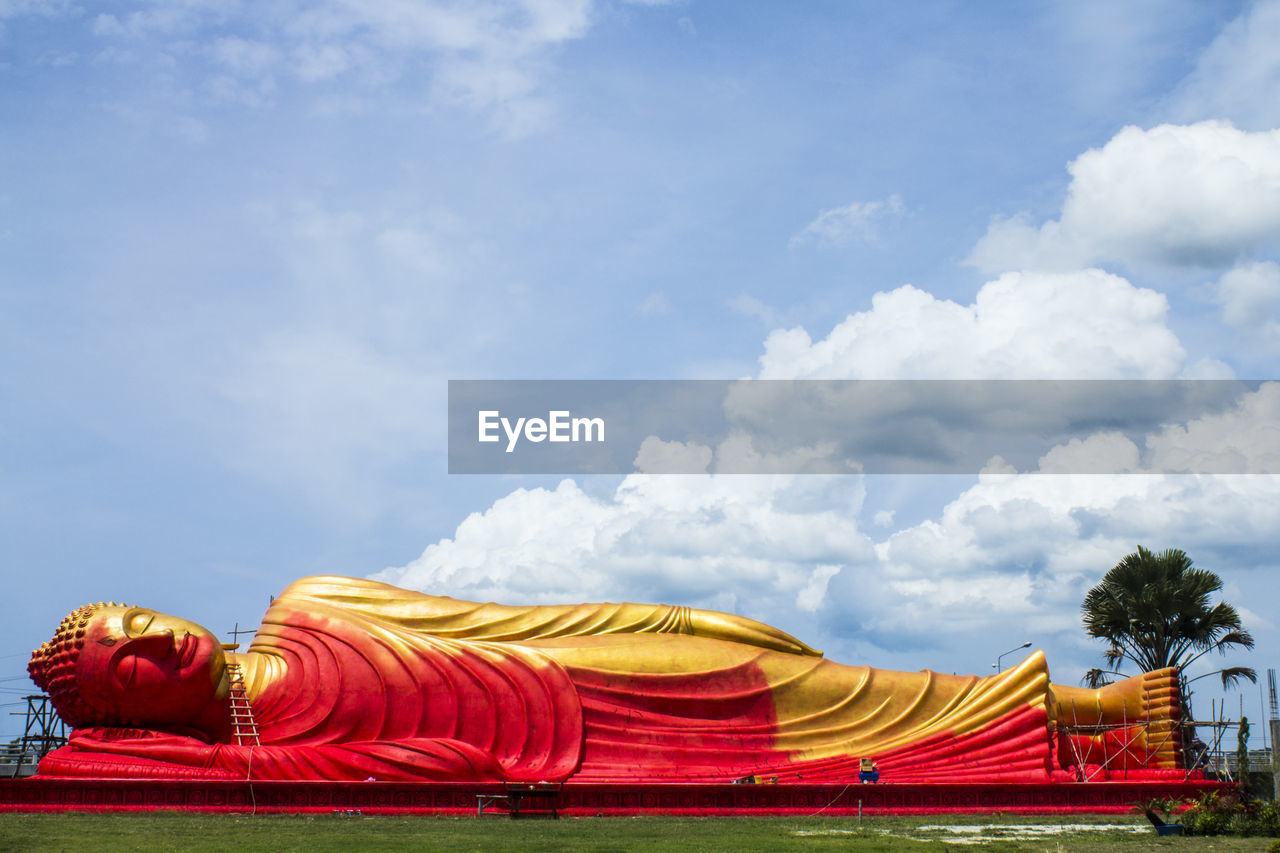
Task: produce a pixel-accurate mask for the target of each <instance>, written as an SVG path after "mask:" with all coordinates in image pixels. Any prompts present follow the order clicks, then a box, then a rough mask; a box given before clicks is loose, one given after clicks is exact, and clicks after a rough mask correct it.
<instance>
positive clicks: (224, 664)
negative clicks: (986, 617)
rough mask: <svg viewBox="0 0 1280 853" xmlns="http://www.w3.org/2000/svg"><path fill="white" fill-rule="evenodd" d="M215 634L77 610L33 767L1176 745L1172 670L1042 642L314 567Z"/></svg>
mask: <svg viewBox="0 0 1280 853" xmlns="http://www.w3.org/2000/svg"><path fill="white" fill-rule="evenodd" d="M230 648H232V647H227V648H224V646H223V645H222V644H221V643H220V642H219V641H218V639H217V638H216V637H215V636H214V635H213V634H212V633H211V632H209V631H208V630H206V629H204V628H202V627H200V626H199V625H196V624H195V623H192V622H188V621H186V620H183V619H179V618H176V617H173V616H167V615H165V614H161V613H157V612H155V611H152V610H147V609H144V608H140V607H132V606H122V605H116V604H96V605H86V606H84V607H81V608H79V609H78V610H76V611H74V612H73V613H71V615H69V616H68V617H67V618H66V619H64V620H63V622H62V625H61V626H60V627H59V628H58V631H57V633H56V635H55V636H54V637H53V639H52V640H50V641H49V642H46V643H44V644H43V645H42V646H41V647H40V648H39V649H37V650H36V651H35V653H34V654H33V655H32V658H31V662H30V664H29V666H28V669H29V671H30V673H31V677H32V679H33V680H34V681H35V683H36V684H37V685H39V686H40V688H41V689H43V690H46V691H47V692H48V693H49V695H50V698H51V700H52V702H53V705H54V707H55V708H56V709H57V711H58V713H59V715H61V717H62V719H63V720H64V721H65V722H66V723H67V724H68V725H69V726H71V727H72V728H73V732H72V735H71V737H70V739H69V742H68V743H67V745H66V746H63V747H61V748H59V749H57V750H54V751H53V752H51V753H49V754H48V755H47V756H46V757H45V758H44V760H43V761H42V762H41V764H40V771H39V772H40V774H41V775H46V776H81V777H104V778H106V777H114V778H119V777H132V778H136V777H153V778H169V779H173V778H195V779H246V778H249V779H282V780H308V779H328V780H365V779H370V778H373V779H378V780H424V781H432V780H441V781H444V780H485V781H497V780H503V781H541V780H548V781H566V780H568V781H575V782H576V781H584V782H606V781H633V780H645V781H701V782H728V781H733V780H736V779H739V778H742V777H746V776H751V775H768V776H771V777H777V778H778V780H779V781H781V782H789V781H798V780H803V781H847V780H850V779H857V774H858V768H859V761H860V760H861V759H873V760H874V761H875V764H876V766H877V768H878V770H879V772H880V773H881V775H882V777H883V780H884V781H889V782H892V781H903V782H905V781H1001V780H1005V781H1035V782H1045V781H1054V780H1062V781H1067V780H1070V779H1075V778H1077V775H1078V774H1079V773H1081V772H1082V771H1081V769H1080V768H1084V767H1088V766H1094V767H1096V766H1097V765H1101V764H1105V765H1106V766H1107V767H1108V768H1109V770H1112V771H1114V770H1124V771H1125V772H1126V773H1130V772H1132V773H1138V774H1152V775H1159V774H1161V773H1163V774H1166V775H1167V774H1169V773H1171V772H1172V770H1173V769H1174V768H1177V767H1178V766H1180V761H1181V754H1180V746H1179V743H1178V741H1179V738H1178V735H1177V731H1176V723H1177V717H1178V705H1179V694H1178V686H1177V685H1178V680H1177V674H1176V672H1175V671H1174V670H1161V671H1158V672H1153V673H1147V674H1145V675H1141V676H1137V677H1134V678H1131V679H1128V680H1126V681H1122V682H1119V683H1117V684H1114V685H1112V686H1109V687H1106V688H1103V689H1101V690H1090V689H1084V688H1078V687H1065V686H1060V685H1056V684H1050V682H1049V676H1048V669H1047V666H1046V664H1045V660H1044V656H1043V654H1042V653H1040V652H1036V653H1035V654H1033V655H1031V656H1030V657H1028V658H1027V659H1026V660H1024V661H1023V662H1022V663H1021V664H1020V665H1018V666H1016V667H1014V668H1012V669H1010V670H1008V671H1005V672H1003V673H999V674H996V675H991V676H987V677H982V678H979V677H977V676H955V675H943V674H939V673H936V672H931V671H929V670H924V671H921V672H895V671H890V670H880V669H874V668H871V667H867V666H849V665H844V664H839V663H834V662H832V661H829V660H827V659H825V658H824V657H822V655H821V653H820V652H817V651H815V650H814V649H812V648H810V647H809V646H807V645H805V644H804V643H803V642H801V641H800V640H797V639H796V638H794V637H792V636H790V635H788V634H786V633H784V632H782V631H780V630H777V629H775V628H772V627H770V626H768V625H765V624H762V623H760V622H756V621H753V620H750V619H746V618H742V617H738V616H732V615H729V614H725V613H718V612H715V611H710V610H696V609H691V608H688V607H673V606H666V605H641V604H594V605H593V604H583V605H564V606H529V607H512V606H503V605H498V604H477V603H472V602H466V601H459V600H456V599H453V598H447V597H443V596H432V595H424V594H421V593H417V592H410V591H407V590H403V589H398V588H396V587H393V586H389V585H387V584H382V583H378V582H375V581H369V580H358V579H353V578H342V577H330V576H322V577H311V578H304V579H303V580H300V581H297V582H296V583H294V584H292V585H290V586H289V587H288V588H287V589H286V590H285V591H284V592H283V593H282V594H281V595H280V596H279V597H278V598H276V599H274V600H273V602H272V603H271V605H270V607H269V608H268V610H267V612H266V614H265V616H264V617H263V620H262V625H261V627H260V628H259V629H258V631H257V634H256V636H255V637H254V639H253V641H252V643H251V644H250V645H249V647H248V649H247V650H246V651H245V652H243V653H237V652H235V651H231V650H229V649H230ZM229 674H234V676H235V677H234V678H232V677H229ZM233 708H234V709H235V711H234V713H235V717H236V719H235V720H233ZM250 721H251V722H250Z"/></svg>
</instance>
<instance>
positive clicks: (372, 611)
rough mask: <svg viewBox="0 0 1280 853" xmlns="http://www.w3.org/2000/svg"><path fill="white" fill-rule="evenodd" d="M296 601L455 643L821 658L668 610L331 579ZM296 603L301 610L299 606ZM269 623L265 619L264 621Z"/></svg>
mask: <svg viewBox="0 0 1280 853" xmlns="http://www.w3.org/2000/svg"><path fill="white" fill-rule="evenodd" d="M298 599H301V600H302V602H306V601H311V602H318V603H323V604H325V605H328V606H330V607H336V608H339V609H341V610H343V611H346V612H348V613H353V614H359V615H361V616H364V617H366V618H368V619H371V620H374V621H376V622H382V623H387V622H390V623H394V624H396V625H398V626H399V627H401V628H404V629H408V630H411V631H415V632H420V633H423V634H430V635H433V636H438V637H447V638H450V639H456V640H488V641H492V642H520V641H523V640H541V639H550V638H555V637H584V636H596V635H601V634H647V633H654V634H689V635H693V636H699V637H711V638H713V639H717V640H727V641H729V642H734V643H741V644H744V645H749V646H757V647H759V648H765V649H772V650H774V651H780V652H787V653H790V654H799V655H810V656H814V657H821V655H822V653H821V652H819V651H817V650H816V649H813V648H811V647H810V646H808V645H806V644H805V643H802V642H801V641H800V640H798V639H796V638H795V637H793V636H791V635H790V634H788V633H786V632H785V631H781V630H779V629H777V628H774V627H772V626H771V625H766V624H765V623H763V622H757V621H756V620H754V619H748V618H746V617H743V616H735V615H733V614H730V613H721V612H719V611H715V610H698V609H695V608H690V607H681V606H678V605H668V604H635V603H630V602H623V603H619V604H614V603H603V604H558V605H528V606H511V605H503V604H493V603H486V604H481V603H477V602H473V601H463V600H460V599H456V598H450V597H448V596H442V595H427V594H425V593H421V592H415V591H412V590H406V589H400V588H399V587H394V586H391V585H389V584H384V583H380V582H378V581H371V580H364V579H360V578H345V577H338V576H333V575H323V576H317V577H309V578H303V579H302V580H299V581H296V582H294V583H293V584H291V585H290V586H289V587H288V588H287V589H286V590H285V591H284V592H283V593H282V594H281V596H280V598H279V599H278V601H280V602H282V603H286V602H289V601H296V600H298ZM302 602H299V603H302ZM268 618H270V616H268Z"/></svg>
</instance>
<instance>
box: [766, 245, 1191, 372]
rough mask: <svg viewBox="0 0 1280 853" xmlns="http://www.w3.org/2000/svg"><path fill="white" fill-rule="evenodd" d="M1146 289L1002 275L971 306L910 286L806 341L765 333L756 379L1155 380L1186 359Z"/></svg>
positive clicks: (1088, 277) (1109, 281) (1161, 302)
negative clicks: (829, 331) (823, 335)
mask: <svg viewBox="0 0 1280 853" xmlns="http://www.w3.org/2000/svg"><path fill="white" fill-rule="evenodd" d="M1168 310H1169V306H1168V302H1167V300H1166V299H1165V297H1164V296H1163V295H1162V294H1160V293H1157V292H1155V291H1153V290H1148V289H1145V288H1139V287H1135V286H1134V285H1132V284H1131V283H1129V282H1128V281H1126V280H1125V279H1123V278H1121V277H1119V276H1116V275H1111V274H1109V273H1106V272H1103V271H1101V270H1097V269H1088V270H1080V271H1076V272H1069V273H1031V272H1014V273H1006V274H1005V275H1002V276H1000V278H998V279H996V280H995V281H991V282H988V283H987V284H985V285H984V286H983V287H982V289H981V290H979V292H978V295H977V298H976V299H975V300H974V302H973V304H971V305H960V304H958V303H956V302H951V301H949V300H944V299H938V298H937V297H935V296H933V295H932V294H929V293H926V292H924V291H922V290H919V289H918V288H915V287H912V286H911V285H904V286H903V287H900V288H898V289H897V290H894V291H891V292H889V293H877V294H876V295H875V296H874V297H873V298H872V300H871V310H870V311H862V312H858V313H856V314H850V315H849V316H848V317H847V318H845V320H844V321H842V322H841V323H839V324H837V325H836V327H835V328H834V329H832V330H831V333H830V334H829V335H827V337H826V338H823V339H821V340H818V341H816V342H815V341H814V340H813V339H812V338H811V337H810V336H809V333H808V332H806V331H805V330H804V329H802V328H794V329H787V330H777V331H774V332H773V333H772V334H770V335H769V337H768V338H767V339H766V340H765V347H764V354H763V355H762V356H761V357H760V378H761V379H976V378H982V379H1013V378H1020V379H1156V378H1170V377H1175V376H1178V375H1179V372H1180V371H1181V369H1182V366H1183V361H1184V359H1185V357H1186V353H1185V351H1184V350H1183V348H1182V345H1181V344H1180V343H1179V342H1178V339H1177V337H1176V336H1175V335H1174V334H1173V333H1172V332H1171V331H1170V330H1169V328H1168V326H1167V325H1166V323H1165V319H1166V315H1167V313H1168Z"/></svg>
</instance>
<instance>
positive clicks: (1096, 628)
mask: <svg viewBox="0 0 1280 853" xmlns="http://www.w3.org/2000/svg"><path fill="white" fill-rule="evenodd" d="M1221 589H1222V578H1220V577H1218V575H1216V574H1215V573H1213V572H1211V571H1208V570H1207V569H1198V568H1195V567H1194V566H1193V565H1192V562H1191V558H1190V557H1188V556H1187V555H1186V553H1185V552H1183V551H1179V550H1177V549H1176V548H1170V549H1168V550H1165V551H1161V552H1160V553H1159V554H1155V553H1152V552H1151V551H1148V550H1147V549H1146V548H1143V547H1142V546H1141V545H1139V546H1138V550H1137V551H1136V552H1134V553H1132V554H1129V555H1128V556H1126V557H1125V558H1124V559H1123V560H1121V561H1120V562H1118V563H1116V564H1115V566H1114V567H1113V568H1112V569H1111V570H1110V571H1109V572H1107V573H1106V575H1104V576H1103V578H1102V582H1101V583H1100V584H1098V585H1097V586H1095V587H1094V588H1093V589H1091V590H1089V592H1088V594H1087V595H1085V597H1084V603H1083V604H1082V605H1081V611H1082V613H1083V616H1084V626H1085V630H1086V631H1088V633H1089V636H1091V637H1097V638H1098V639H1100V640H1105V641H1106V642H1107V644H1108V645H1107V649H1106V651H1105V652H1104V653H1103V654H1104V655H1105V657H1106V661H1107V666H1108V667H1110V669H1105V670H1104V669H1091V670H1089V672H1088V673H1086V674H1085V677H1084V683H1085V684H1088V685H1089V686H1090V687H1101V686H1102V685H1104V684H1109V683H1111V681H1113V680H1114V678H1113V677H1114V676H1123V673H1120V672H1117V671H1116V670H1117V668H1118V667H1119V666H1120V665H1121V664H1122V663H1124V662H1125V661H1129V662H1130V663H1132V664H1133V665H1134V666H1136V667H1137V668H1138V670H1139V671H1141V672H1150V671H1151V670H1154V669H1163V668H1164V667H1167V666H1176V667H1178V669H1179V670H1180V671H1181V672H1183V673H1185V672H1186V669H1187V667H1188V666H1190V665H1191V664H1192V663H1194V662H1195V661H1197V660H1199V659H1200V658H1201V657H1203V656H1204V655H1206V654H1208V653H1209V652H1212V651H1217V652H1220V653H1222V654H1226V652H1227V650H1228V649H1229V648H1232V647H1235V646H1241V647H1243V648H1246V649H1251V648H1253V636H1252V635H1250V634H1249V632H1248V631H1246V630H1245V629H1244V627H1243V626H1242V625H1241V624H1240V614H1239V613H1237V612H1236V609H1235V608H1234V607H1232V606H1231V605H1230V604H1227V603H1226V602H1225V601H1219V602H1218V603H1217V604H1210V601H1209V597H1210V596H1211V595H1212V594H1213V593H1216V592H1218V591H1219V590H1221ZM1219 672H1220V673H1221V675H1222V686H1223V687H1224V688H1225V687H1228V686H1230V685H1232V684H1234V683H1235V682H1236V681H1238V680H1239V679H1241V678H1247V679H1248V680H1250V681H1253V682H1257V680H1258V676H1257V673H1255V672H1254V671H1253V670H1252V669H1251V668H1249V667H1245V666H1232V667H1226V668H1224V669H1222V670H1219ZM1184 697H1186V698H1189V696H1188V694H1187V693H1186V692H1185V691H1184Z"/></svg>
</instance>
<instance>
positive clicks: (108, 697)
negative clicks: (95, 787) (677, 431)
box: [76, 607, 227, 728]
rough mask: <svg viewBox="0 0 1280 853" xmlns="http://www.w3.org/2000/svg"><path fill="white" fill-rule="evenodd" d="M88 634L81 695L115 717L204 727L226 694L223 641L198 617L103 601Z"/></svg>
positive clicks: (79, 672) (80, 668) (80, 669)
mask: <svg viewBox="0 0 1280 853" xmlns="http://www.w3.org/2000/svg"><path fill="white" fill-rule="evenodd" d="M84 639H85V642H84V647H83V649H82V650H81V652H80V659H79V661H78V662H77V664H76V682H77V684H78V686H79V689H80V694H81V696H83V697H84V699H85V701H87V702H88V703H89V704H90V705H93V706H94V707H96V708H98V709H99V710H101V711H102V712H104V714H106V715H108V716H109V717H110V718H112V719H115V718H118V719H120V721H121V722H122V723H123V722H125V721H131V722H133V723H134V724H141V725H143V726H145V727H149V728H165V727H183V726H188V727H190V726H194V727H199V726H200V724H201V722H202V721H203V720H205V719H206V718H208V717H209V716H210V714H211V712H212V711H213V710H214V709H216V708H217V707H218V706H219V704H220V703H221V702H223V701H224V700H225V699H226V696H227V679H226V658H225V656H224V654H223V651H222V646H221V644H220V643H219V642H218V639H217V638H216V637H215V636H214V635H213V633H212V632H211V631H209V630H208V629H207V628H204V627H202V626H200V625H197V624H196V623H194V622H188V621H187V620H185V619H179V618H178V617H176V616H169V615H167V614H165V613H157V612H156V611H154V610H148V609H146V608H143V607H103V608H101V609H99V610H98V611H97V612H96V613H95V614H94V615H93V618H92V620H91V621H90V622H89V624H88V625H87V626H86V628H85V638H84Z"/></svg>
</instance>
